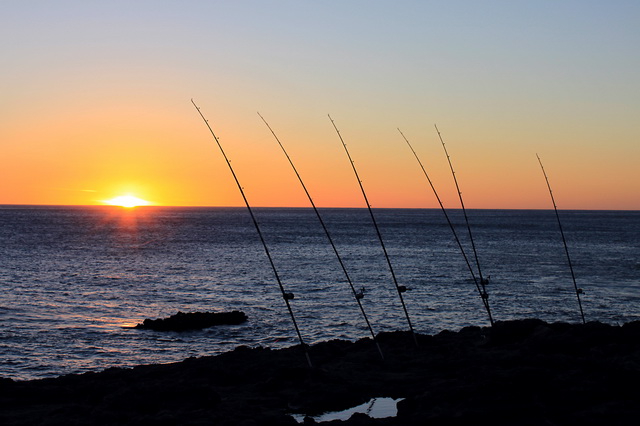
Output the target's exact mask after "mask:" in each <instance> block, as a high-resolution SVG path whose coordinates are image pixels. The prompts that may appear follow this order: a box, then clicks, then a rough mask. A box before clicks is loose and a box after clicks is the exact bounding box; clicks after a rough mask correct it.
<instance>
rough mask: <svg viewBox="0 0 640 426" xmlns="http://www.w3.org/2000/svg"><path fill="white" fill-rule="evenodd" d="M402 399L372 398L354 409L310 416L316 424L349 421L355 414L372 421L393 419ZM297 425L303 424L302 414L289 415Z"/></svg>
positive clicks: (303, 417)
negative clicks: (364, 415) (369, 418)
mask: <svg viewBox="0 0 640 426" xmlns="http://www.w3.org/2000/svg"><path fill="white" fill-rule="evenodd" d="M403 399H404V398H398V399H393V398H372V399H371V400H369V401H367V402H365V403H364V404H360V405H358V406H356V407H352V408H347V409H346V410H342V411H332V412H329V413H324V414H321V415H319V416H312V418H313V419H314V420H315V421H316V422H330V421H332V420H341V421H344V420H349V418H350V417H351V416H353V415H354V414H355V413H362V414H366V415H367V416H369V417H371V418H372V419H384V418H387V417H395V416H397V415H398V402H400V401H402V400H403ZM291 416H292V417H293V418H294V419H295V420H296V421H297V422H298V423H302V422H304V419H305V417H307V416H306V415H304V414H292V415H291Z"/></svg>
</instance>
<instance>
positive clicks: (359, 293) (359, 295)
mask: <svg viewBox="0 0 640 426" xmlns="http://www.w3.org/2000/svg"><path fill="white" fill-rule="evenodd" d="M258 116H260V118H261V119H262V121H264V124H265V125H266V126H267V128H268V129H269V131H271V134H272V135H273V137H274V138H275V139H276V141H277V142H278V145H280V148H281V149H282V152H284V155H285V157H287V160H289V164H291V168H292V169H293V171H294V172H295V174H296V176H297V177H298V180H299V181H300V185H302V189H304V193H305V194H307V198H308V199H309V202H310V203H311V207H313V211H314V212H315V213H316V216H317V217H318V221H319V222H320V225H322V229H323V230H324V233H325V235H326V236H327V239H328V240H329V244H331V248H333V252H334V253H335V254H336V258H337V259H338V263H340V267H341V268H342V272H344V276H345V278H346V280H347V283H349V287H350V288H351V292H352V293H353V297H354V298H355V300H356V302H357V303H358V307H359V308H360V312H362V317H363V318H364V321H365V322H366V324H367V328H368V329H369V332H370V333H371V338H372V339H373V342H374V343H375V345H376V348H378V353H380V357H381V358H382V359H383V360H384V355H383V353H382V349H380V345H379V344H378V339H376V335H375V333H374V332H373V328H372V327H371V323H370V322H369V318H368V317H367V314H366V312H365V311H364V307H363V306H362V302H361V299H362V298H363V297H364V287H363V288H362V289H361V290H360V291H356V289H355V287H354V285H353V282H352V281H351V278H350V277H349V273H348V272H347V268H346V266H345V265H344V262H343V261H342V257H341V256H340V254H339V253H338V249H337V248H336V245H335V244H334V242H333V238H331V234H330V233H329V230H328V229H327V226H326V225H325V223H324V220H322V216H321V215H320V212H319V211H318V209H317V207H316V204H315V203H314V202H313V199H312V198H311V194H309V191H308V190H307V187H306V185H305V184H304V182H303V181H302V177H301V176H300V174H299V173H298V169H296V166H294V165H293V160H291V157H289V154H288V153H287V151H286V150H285V149H284V146H283V145H282V142H280V139H279V138H278V136H277V135H276V133H275V132H274V131H273V129H272V128H271V126H269V123H267V120H265V119H264V117H263V116H262V115H261V114H260V113H258Z"/></svg>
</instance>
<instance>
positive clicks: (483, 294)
mask: <svg viewBox="0 0 640 426" xmlns="http://www.w3.org/2000/svg"><path fill="white" fill-rule="evenodd" d="M398 132H400V134H401V135H402V138H403V139H404V140H405V142H407V145H409V149H411V152H413V156H414V157H415V158H416V160H417V161H418V164H419V165H420V168H421V169H422V172H423V173H424V176H425V177H426V178H427V181H428V182H429V185H430V186H431V189H432V190H433V194H434V195H435V196H436V199H437V200H438V204H440V209H441V210H442V213H444V217H445V218H446V219H447V223H448V224H449V228H451V232H453V237H454V238H455V240H456V243H458V248H460V252H461V253H462V257H464V261H465V263H466V264H467V268H469V272H470V273H471V277H472V278H473V282H474V283H475V285H476V289H477V290H478V293H479V294H480V298H481V299H482V303H483V305H484V308H485V310H486V311H487V315H488V316H489V323H490V324H491V325H493V317H492V315H491V308H490V307H489V298H488V297H487V296H486V292H483V289H482V288H481V287H480V283H479V282H478V279H477V278H476V274H475V273H474V272H473V268H472V267H471V263H470V262H469V258H468V257H467V253H466V252H465V251H464V248H463V247H462V243H461V242H460V238H458V233H457V232H456V228H455V227H454V226H453V223H452V222H451V219H449V214H448V213H447V210H446V209H445V208H444V205H443V204H442V200H441V199H440V196H439V195H438V191H436V188H435V186H433V182H432V181H431V178H430V177H429V174H428V173H427V171H426V169H425V168H424V166H423V165H422V161H420V157H418V154H417V153H416V151H415V150H414V149H413V146H412V145H411V143H409V140H408V139H407V137H406V136H405V135H404V133H402V131H401V130H400V129H398Z"/></svg>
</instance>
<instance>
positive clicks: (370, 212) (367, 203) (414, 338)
mask: <svg viewBox="0 0 640 426" xmlns="http://www.w3.org/2000/svg"><path fill="white" fill-rule="evenodd" d="M328 117H329V120H331V124H333V128H334V129H335V130H336V133H337V134H338V137H339V138H340V142H342V146H343V147H344V151H345V152H346V153H347V157H348V158H349V162H350V163H351V168H352V169H353V173H354V174H355V176H356V180H357V181H358V185H360V191H362V196H363V197H364V201H365V204H366V205H367V209H368V210H369V215H370V216H371V221H372V222H373V227H374V228H375V230H376V234H377V235H378V240H380V246H381V247H382V251H383V252H384V257H385V259H386V260H387V265H388V266H389V272H391V278H393V283H394V284H395V286H396V290H397V291H398V297H399V298H400V303H401V304H402V310H403V311H404V315H405V316H406V317H407V323H408V324H409V330H410V331H411V337H412V338H413V343H415V345H416V346H418V340H417V339H416V334H415V332H414V331H413V325H412V324H411V319H410V318H409V312H408V311H407V305H406V304H405V303H404V298H403V297H402V293H404V292H405V291H407V287H405V286H403V285H399V284H398V280H397V279H396V274H395V272H394V271H393V266H392V265H391V259H389V254H388V253H387V248H386V247H385V245H384V240H383V239H382V234H381V233H380V228H379V227H378V222H376V218H375V216H374V214H373V210H372V209H371V204H370V203H369V199H368V198H367V194H366V192H365V191H364V187H363V186H362V181H361V180H360V176H359V175H358V171H357V170H356V165H355V163H354V162H353V160H352V159H351V154H349V150H348V149H347V144H346V143H345V142H344V139H342V135H341V134H340V130H338V127H337V126H336V123H335V122H334V121H333V118H331V116H330V115H328Z"/></svg>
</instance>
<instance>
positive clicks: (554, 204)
mask: <svg viewBox="0 0 640 426" xmlns="http://www.w3.org/2000/svg"><path fill="white" fill-rule="evenodd" d="M536 157H538V163H540V168H541V169H542V174H543V175H544V180H545V181H546V182H547V188H548V189H549V195H550V196H551V202H552V203H553V210H554V211H555V212H556V219H557V220H558V228H560V235H561V236H562V244H564V252H565V253H566V255H567V262H568V263H569V270H570V271H571V279H572V280H573V288H574V289H575V292H576V297H577V298H578V306H579V307H580V317H581V318H582V323H583V324H586V321H585V319H584V311H583V310H582V301H581V300H580V295H581V294H584V291H583V290H582V289H581V288H579V287H578V284H576V276H575V274H574V273H573V264H572V263H571V256H569V248H568V247H567V240H566V238H565V237H564V231H563V230H562V223H561V222H560V215H559V214H558V207H557V206H556V200H555V198H554V197H553V191H551V184H550V183H549V178H548V177H547V172H545V170H544V166H543V165H542V160H541V159H540V156H539V155H538V154H536Z"/></svg>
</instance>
